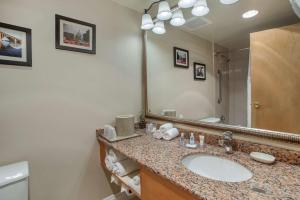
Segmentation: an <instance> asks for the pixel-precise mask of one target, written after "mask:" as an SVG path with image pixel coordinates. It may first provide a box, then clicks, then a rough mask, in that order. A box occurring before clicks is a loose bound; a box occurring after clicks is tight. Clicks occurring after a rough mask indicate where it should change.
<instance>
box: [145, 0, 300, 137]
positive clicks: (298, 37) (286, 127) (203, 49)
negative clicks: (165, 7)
mask: <svg viewBox="0 0 300 200" xmlns="http://www.w3.org/2000/svg"><path fill="white" fill-rule="evenodd" d="M168 2H169V4H170V6H171V7H172V6H175V7H176V4H177V3H178V1H175V0H174V1H173V0H170V1H168ZM225 2H226V1H225ZM207 5H208V7H209V13H208V14H206V15H205V16H201V17H196V16H194V15H192V14H191V10H192V8H190V9H182V11H183V16H184V18H185V20H186V22H185V24H184V25H182V26H180V27H175V26H172V25H170V22H169V21H165V23H164V25H165V31H166V32H165V33H164V34H157V33H154V32H152V31H147V32H146V33H145V34H146V57H147V61H146V63H147V98H148V99H147V103H148V105H147V113H148V115H152V116H160V117H168V118H174V119H176V120H181V119H182V120H184V121H192V122H194V123H195V122H198V123H199V124H207V123H208V124H211V125H222V124H225V125H232V126H235V127H247V128H257V129H264V130H272V131H278V132H288V133H297V134H300V21H299V18H298V17H297V15H296V14H295V12H294V11H293V8H292V4H291V1H289V0H263V1H262V0H240V1H237V2H236V3H233V4H223V3H221V2H220V1H219V0H207ZM152 10H153V9H152ZM247 11H250V12H247ZM151 14H152V17H153V18H155V15H156V14H157V9H156V10H155V9H154V11H152V12H151Z"/></svg>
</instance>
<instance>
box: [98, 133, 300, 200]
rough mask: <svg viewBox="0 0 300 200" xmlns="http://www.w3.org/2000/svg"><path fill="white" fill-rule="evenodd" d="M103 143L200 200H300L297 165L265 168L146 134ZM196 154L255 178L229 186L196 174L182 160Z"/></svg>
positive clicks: (246, 158) (212, 148) (213, 148)
mask: <svg viewBox="0 0 300 200" xmlns="http://www.w3.org/2000/svg"><path fill="white" fill-rule="evenodd" d="M99 140H101V141H103V142H105V143H106V144H107V145H109V146H111V147H112V148H114V149H116V150H118V151H120V152H121V153H123V154H125V155H126V156H128V157H129V158H131V159H133V160H135V161H137V162H138V163H140V164H141V165H143V166H145V167H147V168H149V169H150V170H152V171H153V172H154V173H156V174H157V175H159V176H161V177H163V178H165V179H168V180H169V181H170V182H172V183H173V184H176V185H178V186H180V187H182V188H183V189H184V190H186V191H189V192H190V193H192V194H194V195H195V196H197V197H199V199H207V200H216V199H218V200H219V199H222V200H229V199H232V200H233V199H234V200H246V199H259V200H265V199H276V200H300V167H299V166H296V165H289V164H286V163H282V162H276V163H275V164H273V165H265V164H261V163H258V162H256V161H253V160H251V159H250V156H249V155H248V154H246V153H242V152H234V153H233V154H231V155H228V154H225V152H224V149H223V148H219V147H216V146H210V145H206V147H205V148H202V149H200V148H198V149H187V148H185V147H181V146H179V140H178V139H175V140H173V141H162V140H156V139H154V138H152V137H151V136H148V135H145V134H143V135H142V136H140V137H136V138H132V139H128V140H123V141H120V142H115V143H108V142H106V140H104V139H101V138H100V137H99ZM195 153H203V154H211V155H217V156H220V157H224V158H227V159H229V160H232V161H235V162H238V163H240V164H242V165H243V166H245V167H247V168H248V169H250V170H251V171H252V172H253V177H252V178H251V179H250V180H248V181H244V182H241V183H227V182H220V181H214V180H210V179H207V178H205V177H202V176H200V175H197V174H194V173H193V172H191V171H189V170H188V169H187V168H185V167H184V166H183V164H182V163H181V160H182V158H183V157H184V156H187V155H190V154H195ZM225 173H226V172H225ZM261 190H263V193H262V192H261Z"/></svg>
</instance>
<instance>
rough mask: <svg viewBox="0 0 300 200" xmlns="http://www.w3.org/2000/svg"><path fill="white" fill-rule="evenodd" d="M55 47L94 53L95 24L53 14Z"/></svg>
mask: <svg viewBox="0 0 300 200" xmlns="http://www.w3.org/2000/svg"><path fill="white" fill-rule="evenodd" d="M55 46H56V48H57V49H62V50H68V51H77V52H82V53H89V54H96V25H94V24H90V23H87V22H82V21H79V20H76V19H71V18H68V17H64V16H61V15H55Z"/></svg>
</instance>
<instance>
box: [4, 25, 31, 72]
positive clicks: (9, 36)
mask: <svg viewBox="0 0 300 200" xmlns="http://www.w3.org/2000/svg"><path fill="white" fill-rule="evenodd" d="M0 64H5V65H18V66H26V67H31V66H32V44H31V29H28V28H23V27H20V26H14V25H11V24H5V23H1V22H0Z"/></svg>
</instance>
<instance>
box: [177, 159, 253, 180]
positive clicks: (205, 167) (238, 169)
mask: <svg viewBox="0 0 300 200" xmlns="http://www.w3.org/2000/svg"><path fill="white" fill-rule="evenodd" d="M182 163H183V165H184V166H185V167H186V168H188V169H189V170H191V171H192V172H194V173H196V174H199V175H200V176H203V177H206V178H209V179H213V180H217V181H224V182H242V181H246V180H249V179H250V178H252V176H253V174H252V172H251V171H250V170H248V169H247V168H245V167H244V166H242V165H240V164H238V163H236V162H233V161H230V160H227V159H224V158H220V157H217V156H210V155H199V154H196V155H190V156H187V157H185V158H184V159H183V160H182Z"/></svg>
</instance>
